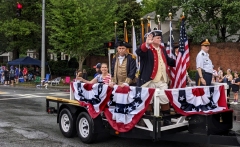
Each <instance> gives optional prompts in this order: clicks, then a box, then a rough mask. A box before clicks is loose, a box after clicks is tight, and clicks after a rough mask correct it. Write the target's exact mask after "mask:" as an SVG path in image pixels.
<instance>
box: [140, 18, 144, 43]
mask: <svg viewBox="0 0 240 147" xmlns="http://www.w3.org/2000/svg"><path fill="white" fill-rule="evenodd" d="M140 20H141V30H142V31H141V33H142V34H141V39H142V42H141V43H144V24H143V18H141V19H140Z"/></svg>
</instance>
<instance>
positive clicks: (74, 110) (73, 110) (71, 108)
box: [57, 104, 87, 123]
mask: <svg viewBox="0 0 240 147" xmlns="http://www.w3.org/2000/svg"><path fill="white" fill-rule="evenodd" d="M64 108H66V109H68V110H69V111H70V112H71V114H72V115H73V116H78V114H79V113H80V112H87V110H86V108H85V107H81V106H74V105H69V104H62V105H61V106H60V108H59V109H58V113H57V123H59V121H58V120H59V113H60V112H61V110H62V109H64Z"/></svg>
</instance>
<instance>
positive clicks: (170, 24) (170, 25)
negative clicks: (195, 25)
mask: <svg viewBox="0 0 240 147" xmlns="http://www.w3.org/2000/svg"><path fill="white" fill-rule="evenodd" d="M168 16H169V18H170V23H169V30H170V31H169V32H170V37H172V31H171V27H172V13H169V14H168ZM169 47H170V53H169V55H170V57H172V39H171V38H170V44H169Z"/></svg>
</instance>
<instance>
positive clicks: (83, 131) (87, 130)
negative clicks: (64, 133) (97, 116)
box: [76, 112, 98, 143]
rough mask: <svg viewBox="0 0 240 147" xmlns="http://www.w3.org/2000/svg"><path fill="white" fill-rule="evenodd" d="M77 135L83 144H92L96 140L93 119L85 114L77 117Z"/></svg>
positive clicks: (82, 113)
mask: <svg viewBox="0 0 240 147" xmlns="http://www.w3.org/2000/svg"><path fill="white" fill-rule="evenodd" d="M76 128H77V134H78V137H79V138H80V140H81V141H82V142H84V143H92V142H94V141H96V139H97V135H98V134H97V133H94V122H93V119H92V118H91V117H90V116H89V114H88V113H86V112H81V113H80V114H79V115H78V118H77V122H76Z"/></svg>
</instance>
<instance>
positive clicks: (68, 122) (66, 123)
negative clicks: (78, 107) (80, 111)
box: [59, 108, 77, 138]
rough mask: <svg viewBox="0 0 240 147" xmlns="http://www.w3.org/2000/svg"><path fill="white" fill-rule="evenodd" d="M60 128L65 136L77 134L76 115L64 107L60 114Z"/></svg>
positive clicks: (69, 136)
mask: <svg viewBox="0 0 240 147" xmlns="http://www.w3.org/2000/svg"><path fill="white" fill-rule="evenodd" d="M59 128H60V130H61V132H62V134H63V136H65V137H67V138H71V137H74V136H75V135H76V133H77V132H76V117H75V116H73V115H72V114H71V112H70V111H69V110H68V109H67V108H64V109H62V110H61V112H60V114H59Z"/></svg>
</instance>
